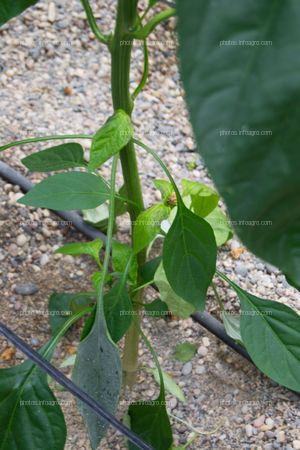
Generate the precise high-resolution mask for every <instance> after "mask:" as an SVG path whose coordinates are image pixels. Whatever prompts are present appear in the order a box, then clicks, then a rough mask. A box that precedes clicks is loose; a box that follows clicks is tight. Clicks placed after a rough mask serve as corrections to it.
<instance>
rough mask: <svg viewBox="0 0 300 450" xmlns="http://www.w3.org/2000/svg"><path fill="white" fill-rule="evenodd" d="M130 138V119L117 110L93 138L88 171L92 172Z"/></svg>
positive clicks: (131, 130)
mask: <svg viewBox="0 0 300 450" xmlns="http://www.w3.org/2000/svg"><path fill="white" fill-rule="evenodd" d="M132 136H133V127H132V124H131V119H130V117H129V116H128V115H127V114H126V113H125V112H124V111H122V110H118V111H117V112H116V113H115V114H114V115H113V116H112V117H111V118H110V119H109V120H108V121H107V122H106V124H105V125H104V126H103V127H102V128H100V130H99V131H97V133H96V134H95V136H94V138H93V141H92V148H91V156H90V162H89V166H88V167H89V170H90V171H94V170H95V169H97V167H100V166H101V165H102V164H103V163H105V161H107V160H108V159H109V158H111V157H112V156H113V155H115V154H116V153H118V152H119V151H120V150H122V148H123V147H125V145H126V144H128V142H129V141H130V139H131V138H132Z"/></svg>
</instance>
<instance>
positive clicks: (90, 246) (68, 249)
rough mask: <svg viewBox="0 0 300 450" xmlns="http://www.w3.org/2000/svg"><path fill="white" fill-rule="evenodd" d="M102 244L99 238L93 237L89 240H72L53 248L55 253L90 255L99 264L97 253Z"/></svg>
mask: <svg viewBox="0 0 300 450" xmlns="http://www.w3.org/2000/svg"><path fill="white" fill-rule="evenodd" d="M102 246H103V242H102V241H101V239H95V240H94V241H90V242H74V243H71V244H66V245H64V246H63V247H60V248H58V249H57V250H55V253H61V254H63V255H72V256H78V255H90V256H91V257H92V258H94V260H95V261H96V262H97V263H98V265H99V266H100V265H101V264H100V258H99V253H100V250H101V248H102Z"/></svg>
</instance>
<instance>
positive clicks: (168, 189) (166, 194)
mask: <svg viewBox="0 0 300 450" xmlns="http://www.w3.org/2000/svg"><path fill="white" fill-rule="evenodd" d="M153 184H154V186H155V187H156V189H158V190H159V192H160V193H161V196H162V200H163V202H164V203H166V202H167V201H168V199H169V198H170V197H171V195H172V194H173V192H174V189H173V186H172V184H171V183H170V181H168V180H159V179H157V180H153Z"/></svg>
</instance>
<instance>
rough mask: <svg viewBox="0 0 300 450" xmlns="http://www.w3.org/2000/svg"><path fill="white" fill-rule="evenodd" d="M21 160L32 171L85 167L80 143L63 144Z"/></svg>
mask: <svg viewBox="0 0 300 450" xmlns="http://www.w3.org/2000/svg"><path fill="white" fill-rule="evenodd" d="M21 162H22V163H23V164H24V166H26V167H27V168H28V169H29V170H31V171H32V172H51V171H53V170H63V169H72V168H74V167H84V166H85V162H84V153H83V148H82V146H81V145H80V144H74V143H70V144H62V145H57V146H56V147H51V148H47V149H46V150H42V151H41V152H37V153H33V154H32V155H29V156H26V158H23V159H22V160H21Z"/></svg>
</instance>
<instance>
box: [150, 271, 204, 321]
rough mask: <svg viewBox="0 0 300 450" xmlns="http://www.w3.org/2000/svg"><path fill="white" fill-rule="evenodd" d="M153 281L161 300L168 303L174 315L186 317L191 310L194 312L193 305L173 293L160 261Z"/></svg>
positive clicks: (191, 312)
mask: <svg viewBox="0 0 300 450" xmlns="http://www.w3.org/2000/svg"><path fill="white" fill-rule="evenodd" d="M154 283H155V284H156V286H157V287H158V290H159V293H160V296H161V299H162V301H163V302H165V303H166V304H167V305H168V307H169V309H170V311H171V313H172V314H174V316H179V317H182V318H183V319H187V318H188V317H189V316H190V315H191V314H193V312H195V307H194V306H193V305H191V304H190V303H188V302H186V301H185V300H183V299H182V298H181V297H179V296H178V295H177V294H175V292H174V291H173V289H172V288H171V286H170V284H169V282H168V280H167V277H166V274H165V271H164V268H163V265H162V263H161V264H160V265H159V266H158V269H157V270H156V272H155V275H154Z"/></svg>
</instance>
